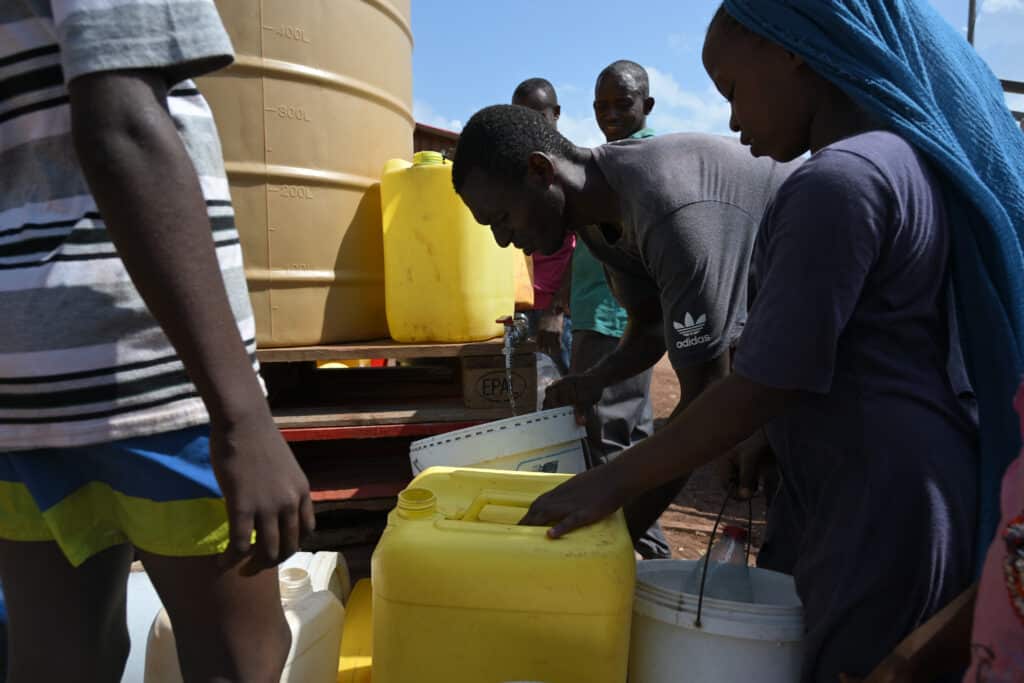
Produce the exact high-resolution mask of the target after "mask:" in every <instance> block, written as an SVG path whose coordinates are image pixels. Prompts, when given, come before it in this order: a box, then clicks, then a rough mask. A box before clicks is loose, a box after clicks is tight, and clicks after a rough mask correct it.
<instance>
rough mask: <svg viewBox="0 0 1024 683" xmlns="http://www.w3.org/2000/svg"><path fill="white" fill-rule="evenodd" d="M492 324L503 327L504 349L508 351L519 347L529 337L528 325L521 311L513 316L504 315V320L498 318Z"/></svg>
mask: <svg viewBox="0 0 1024 683" xmlns="http://www.w3.org/2000/svg"><path fill="white" fill-rule="evenodd" d="M494 322H496V323H501V324H502V325H504V326H505V336H504V339H505V348H506V349H508V350H511V349H513V348H515V347H517V346H519V345H520V344H522V343H523V342H525V341H526V340H527V339H528V338H529V336H530V323H529V322H528V321H527V320H526V314H525V313H523V312H522V311H520V312H519V313H516V314H515V315H514V316H512V315H506V316H505V317H504V318H498V319H497V320H495V321H494Z"/></svg>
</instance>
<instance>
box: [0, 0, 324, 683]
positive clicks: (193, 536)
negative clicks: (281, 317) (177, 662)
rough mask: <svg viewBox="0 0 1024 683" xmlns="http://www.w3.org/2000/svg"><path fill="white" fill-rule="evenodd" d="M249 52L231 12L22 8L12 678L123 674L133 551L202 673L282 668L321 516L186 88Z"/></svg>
mask: <svg viewBox="0 0 1024 683" xmlns="http://www.w3.org/2000/svg"><path fill="white" fill-rule="evenodd" d="M231 59H232V49H231V44H230V41H229V40H228V37H227V35H226V33H225V32H224V28H223V26H222V25H221V22H220V19H219V17H218V15H217V12H216V9H215V7H214V5H213V1H212V0H3V1H2V2H0V168H2V169H3V171H2V173H0V325H2V326H3V327H2V333H0V583H2V584H3V586H4V590H5V593H6V596H7V607H8V612H9V619H10V648H11V659H10V662H9V676H10V678H9V679H8V680H9V681H15V682H19V681H30V680H31V681H58V680H59V681H117V680H119V679H120V676H121V671H122V669H123V666H124V661H125V657H126V655H127V649H128V639H127V630H126V625H125V591H126V580H127V573H128V569H129V564H130V562H131V560H132V558H133V556H135V555H137V556H139V557H141V558H142V559H143V561H144V563H145V564H146V567H147V570H148V572H149V574H150V576H151V577H152V579H153V582H154V584H155V585H156V587H157V589H158V591H159V593H160V595H161V598H162V599H163V602H164V604H165V605H166V607H167V609H168V613H169V615H170V617H171V620H172V622H173V624H174V627H175V632H176V637H177V645H178V651H179V654H180V657H181V665H182V672H183V674H184V678H185V680H190V681H193V680H195V681H201V680H213V679H216V680H246V681H264V680H265V681H272V680H273V681H276V680H278V678H279V676H280V672H281V669H282V667H283V664H284V660H285V658H286V656H287V652H288V648H289V635H288V634H289V629H288V626H287V624H286V622H285V620H284V616H283V613H282V611H281V607H280V600H279V596H278V591H277V574H276V570H275V569H274V567H275V566H276V564H277V563H278V562H279V561H280V560H281V559H283V558H285V557H287V556H288V555H290V554H291V553H293V552H294V551H295V550H296V548H297V545H298V541H299V538H300V536H301V535H302V534H303V533H307V532H308V531H310V530H311V529H312V526H313V523H314V521H313V511H312V504H311V502H310V499H309V490H308V484H307V482H306V479H305V477H304V475H303V474H302V472H301V470H300V469H299V467H298V465H297V464H296V462H295V460H294V458H293V456H292V454H291V452H290V451H289V449H288V447H287V445H286V444H285V443H284V441H283V440H282V438H281V436H280V434H279V433H278V432H277V430H276V429H275V428H274V424H273V421H272V419H271V416H270V412H269V408H268V406H267V404H266V401H265V399H264V396H263V391H262V387H261V385H260V382H259V379H258V376H257V374H256V372H255V359H254V352H255V340H254V324H253V317H252V311H251V308H250V305H249V300H248V296H247V292H246V288H245V280H244V274H243V270H242V258H241V251H240V247H239V243H238V235H237V233H236V231H235V226H234V218H233V212H232V208H231V201H230V196H229V193H228V185H227V181H226V177H225V173H224V167H223V162H222V159H221V150H220V145H219V141H218V138H217V133H216V128H215V126H214V122H213V118H212V116H211V113H210V110H209V108H208V107H207V105H206V102H205V101H204V100H203V98H202V97H201V95H200V94H199V93H198V91H197V90H196V89H195V86H194V85H193V84H192V82H191V81H190V80H188V79H190V78H192V77H194V76H197V75H200V74H203V73H206V72H208V71H211V70H213V69H216V68H220V67H223V66H225V65H227V64H228V63H230V61H231ZM254 532H255V544H253V543H252V539H253V538H254ZM225 551H226V552H225ZM43 642H51V643H59V645H60V652H59V653H56V656H54V655H55V653H54V652H53V651H52V649H51V648H48V647H42V646H41V645H40V643H43Z"/></svg>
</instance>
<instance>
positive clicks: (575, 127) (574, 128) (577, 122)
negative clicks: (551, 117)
mask: <svg viewBox="0 0 1024 683" xmlns="http://www.w3.org/2000/svg"><path fill="white" fill-rule="evenodd" d="M558 132H560V133H561V134H562V135H564V136H565V137H567V138H569V140H570V141H571V142H572V143H573V144H575V145H578V146H580V147H597V146H598V145H601V144H604V135H603V134H602V133H601V129H600V128H598V127H597V121H595V120H594V116H593V114H590V115H587V116H580V117H576V116H573V115H572V114H568V113H566V110H565V105H562V115H561V117H559V119H558Z"/></svg>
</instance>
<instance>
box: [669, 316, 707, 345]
mask: <svg viewBox="0 0 1024 683" xmlns="http://www.w3.org/2000/svg"><path fill="white" fill-rule="evenodd" d="M707 322H708V316H707V315H706V314H704V313H701V314H700V316H699V317H698V318H697V319H696V320H694V319H693V316H692V315H690V314H689V313H687V314H686V315H685V316H683V322H678V321H676V322H673V323H672V327H674V328H675V330H676V332H678V333H679V334H680V336H682V337H683V338H682V339H681V340H679V341H677V342H676V348H677V349H688V348H691V347H693V346H700V345H701V344H707V343H708V342H709V341H711V335H709V334H705V335H701V334H700V333H701V332H702V331H703V330H704V326H705V325H707Z"/></svg>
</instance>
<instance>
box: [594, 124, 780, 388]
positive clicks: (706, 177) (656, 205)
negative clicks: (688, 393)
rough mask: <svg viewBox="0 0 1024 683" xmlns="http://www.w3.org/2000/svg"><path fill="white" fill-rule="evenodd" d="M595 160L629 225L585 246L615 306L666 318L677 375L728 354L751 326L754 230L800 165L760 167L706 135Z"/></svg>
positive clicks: (602, 150)
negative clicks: (600, 263)
mask: <svg viewBox="0 0 1024 683" xmlns="http://www.w3.org/2000/svg"><path fill="white" fill-rule="evenodd" d="M594 158H595V160H596V162H597V164H598V166H599V167H600V169H601V171H602V173H604V175H605V177H606V178H607V180H608V183H609V184H610V185H611V186H612V187H613V188H614V189H615V190H616V192H618V194H619V197H620V201H621V204H622V216H623V220H622V225H621V226H618V228H619V229H618V230H617V229H615V228H614V227H612V228H609V226H604V227H598V226H592V227H588V228H585V229H583V230H581V231H580V237H581V238H582V239H583V240H584V241H585V242H586V243H587V246H589V247H590V249H591V250H592V251H593V252H594V255H595V256H597V258H598V259H600V260H601V261H603V262H604V264H605V269H606V274H607V276H608V282H609V285H610V286H611V288H612V292H613V293H614V294H615V296H616V298H618V299H619V301H620V302H621V303H622V305H623V306H625V308H626V310H627V311H629V313H630V316H631V317H636V316H640V317H642V318H643V319H648V320H649V319H653V318H654V317H656V316H659V315H660V318H661V320H662V323H663V326H664V333H665V344H666V347H667V349H668V353H669V359H670V360H671V362H672V366H673V367H674V368H675V370H676V372H679V371H680V370H682V369H684V368H687V367H690V366H693V365H697V364H699V363H703V362H705V361H708V360H711V359H712V358H716V357H717V356H719V355H721V354H722V353H725V352H726V351H727V350H728V349H729V347H730V346H732V345H733V344H734V343H735V341H736V340H737V339H738V338H739V335H740V333H741V332H742V330H743V324H744V322H745V320H746V314H747V276H748V273H749V269H750V255H751V251H752V250H753V245H754V237H755V235H756V234H757V227H758V225H759V224H760V222H761V217H762V215H763V214H764V212H765V209H766V207H767V206H768V203H769V202H770V201H771V199H772V197H773V196H774V195H775V191H776V190H777V189H778V188H779V186H780V185H781V184H782V182H783V181H784V180H785V179H786V178H787V177H788V176H789V174H790V173H791V172H792V171H793V170H794V169H795V168H796V167H797V165H798V164H797V163H796V162H794V163H790V164H778V163H776V162H774V161H772V160H770V159H766V158H765V159H756V158H754V157H752V156H751V155H750V152H749V151H747V149H746V148H745V147H743V145H741V144H740V143H739V142H738V141H737V140H734V139H732V138H726V137H720V136H714V135H705V134H701V133H680V134H675V135H664V136H661V137H657V138H651V139H649V140H642V141H639V140H627V141H623V142H617V143H613V144H608V145H603V146H601V147H598V148H596V149H595V150H594ZM620 230H621V234H616V233H617V232H619V231H620Z"/></svg>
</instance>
